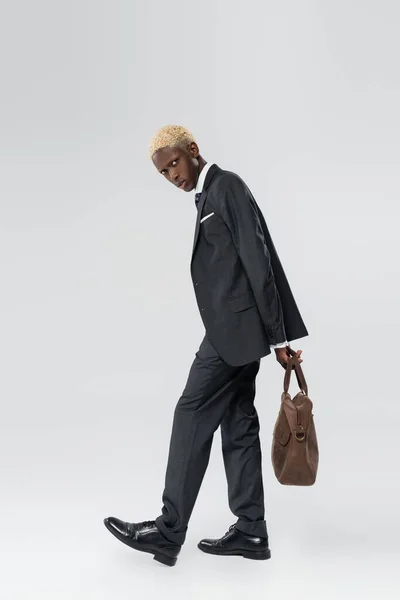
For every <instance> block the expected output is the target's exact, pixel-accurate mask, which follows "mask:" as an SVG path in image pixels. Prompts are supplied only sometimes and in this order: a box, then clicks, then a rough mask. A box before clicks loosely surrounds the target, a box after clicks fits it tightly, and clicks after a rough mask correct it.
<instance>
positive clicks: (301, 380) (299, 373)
mask: <svg viewBox="0 0 400 600" xmlns="http://www.w3.org/2000/svg"><path fill="white" fill-rule="evenodd" d="M286 350H287V351H288V352H289V353H290V354H292V356H290V357H289V358H288V359H287V364H286V371H285V378H284V380H283V389H284V391H285V392H288V390H289V384H290V375H291V373H292V368H293V367H294V370H295V374H296V379H297V383H298V384H299V388H300V389H301V391H302V392H304V394H305V395H306V396H307V395H308V387H307V383H306V379H305V377H304V373H303V369H302V368H301V366H300V363H299V359H298V357H297V355H296V352H295V351H294V350H292V348H289V346H287V347H286Z"/></svg>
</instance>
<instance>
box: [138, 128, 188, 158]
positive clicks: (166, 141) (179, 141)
mask: <svg viewBox="0 0 400 600" xmlns="http://www.w3.org/2000/svg"><path fill="white" fill-rule="evenodd" d="M192 142H195V143H196V140H195V139H194V137H193V135H192V134H191V133H190V131H189V130H188V129H186V127H182V125H164V126H163V127H161V129H159V130H158V131H157V133H156V134H155V135H154V136H153V138H152V139H151V142H150V147H149V158H152V157H153V155H154V154H155V152H157V150H161V148H166V147H169V148H176V147H177V146H179V147H180V148H184V149H185V150H187V147H188V145H189V144H191V143H192Z"/></svg>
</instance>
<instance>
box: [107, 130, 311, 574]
mask: <svg viewBox="0 0 400 600" xmlns="http://www.w3.org/2000/svg"><path fill="white" fill-rule="evenodd" d="M150 157H151V159H152V161H153V164H154V165H155V167H156V168H157V170H158V171H159V173H160V174H161V175H162V176H163V177H164V178H165V179H166V180H167V181H169V182H171V183H172V184H174V185H175V186H176V187H177V188H179V189H181V190H183V191H185V192H191V191H193V190H194V191H195V205H196V207H197V219H196V227H195V234H194V243H193V251H192V260H191V275H192V279H193V285H194V291H195V295H196V299H197V303H198V306H199V310H200V315H201V318H202V320H203V323H204V327H205V336H204V339H203V340H202V342H201V344H200V347H199V350H198V352H197V353H196V356H195V359H194V361H193V364H192V366H191V368H190V372H189V376H188V380H187V383H186V386H185V389H184V391H183V393H182V396H181V397H180V399H179V401H178V403H177V405H176V408H175V412H174V420H173V426H172V435H171V441H170V447H169V457H168V464H167V469H166V476H165V488H164V492H163V496H162V499H163V507H162V511H161V513H162V514H161V515H160V516H158V517H157V518H156V519H155V520H154V521H142V522H140V523H129V522H125V521H122V520H120V519H117V518H116V517H108V518H106V519H104V524H105V525H106V527H107V528H108V529H109V531H111V533H113V534H114V535H115V536H116V537H117V538H118V539H119V540H120V541H122V542H124V543H126V544H127V545H129V546H131V547H132V548H135V549H136V550H141V551H143V552H149V553H151V554H154V558H155V559H156V560H158V561H160V562H162V563H164V564H166V565H169V566H173V565H174V564H175V563H176V560H177V556H178V554H179V552H180V549H181V546H182V545H183V543H184V541H185V538H186V531H187V527H188V522H189V519H190V516H191V513H192V510H193V507H194V504H195V501H196V498H197V495H198V492H199V489H200V485H201V483H202V480H203V477H204V473H205V471H206V468H207V465H208V461H209V456H210V451H211V444H212V440H213V436H214V433H215V431H216V430H217V428H218V427H219V426H220V427H221V438H222V452H223V460H224V466H225V471H226V477H227V482H228V497H229V506H230V509H231V510H232V512H233V514H234V515H236V517H237V522H236V523H235V524H234V525H231V526H230V528H229V530H228V531H227V532H226V534H225V535H223V536H222V537H221V538H219V539H215V540H212V539H204V540H202V541H200V542H199V544H198V547H199V548H200V549H201V550H203V551H204V552H208V553H211V554H219V555H242V556H244V557H245V558H253V559H268V558H270V556H271V552H270V549H269V545H268V534H267V528H266V523H265V520H264V491H263V482H262V473H261V449H260V440H259V421H258V415H257V411H256V409H255V407H254V397H255V379H256V376H257V373H258V370H259V367H260V359H261V358H262V357H263V356H266V355H268V354H270V353H271V348H273V349H274V352H275V355H276V359H277V360H278V362H279V363H280V364H281V365H282V366H283V367H284V368H286V364H287V363H286V360H287V351H286V346H287V345H288V342H289V341H291V340H294V339H298V338H301V337H305V336H307V335H308V332H307V329H306V327H305V325H304V323H303V320H302V318H301V316H300V313H299V310H298V308H297V305H296V303H295V300H294V298H293V295H292V293H291V290H290V287H289V284H288V282H287V279H286V276H285V273H284V271H283V268H282V265H281V263H280V260H279V258H278V255H277V253H276V250H275V247H274V244H273V242H272V239H271V236H270V234H269V231H268V229H267V225H266V223H265V220H264V217H263V215H262V213H261V211H260V208H259V207H258V205H257V203H256V201H255V199H254V198H253V196H252V194H251V192H250V190H249V188H248V187H247V186H246V184H245V183H244V181H243V180H242V179H241V178H240V177H239V176H238V175H236V174H235V173H233V172H231V171H226V170H223V169H221V168H220V167H219V166H218V165H216V164H210V163H207V162H206V161H205V160H204V158H203V157H202V156H201V155H200V152H199V148H198V146H197V144H196V141H195V139H194V138H193V136H192V134H191V133H190V132H189V131H188V130H187V129H186V128H184V127H181V126H176V125H169V126H168V125H167V126H165V127H162V128H161V129H160V130H159V131H158V132H157V134H156V135H155V136H154V138H153V139H152V141H151V145H150ZM301 352H302V351H301V350H298V351H297V353H296V354H297V356H298V358H299V361H300V362H302V359H301V358H300V355H301Z"/></svg>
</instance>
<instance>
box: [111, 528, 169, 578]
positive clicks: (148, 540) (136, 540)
mask: <svg viewBox="0 0 400 600" xmlns="http://www.w3.org/2000/svg"><path fill="white" fill-rule="evenodd" d="M104 525H105V526H106V527H107V529H108V531H111V533H112V534H113V535H115V537H116V538H118V539H119V540H120V542H123V543H124V544H127V545H128V546H130V547H131V548H134V549H135V550H140V551H141V552H149V553H150V554H154V557H153V558H154V559H155V560H158V561H159V562H161V563H163V564H164V565H167V566H168V567H173V566H174V565H175V563H176V561H177V556H178V554H179V552H180V550H181V546H179V545H178V544H173V543H172V542H170V541H169V540H167V538H165V537H164V536H163V535H162V533H161V532H160V530H159V529H158V527H157V526H156V524H155V521H143V522H141V523H127V522H126V521H121V519H117V518H116V517H107V518H106V519H104Z"/></svg>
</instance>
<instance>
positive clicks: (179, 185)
mask: <svg viewBox="0 0 400 600" xmlns="http://www.w3.org/2000/svg"><path fill="white" fill-rule="evenodd" d="M185 183H186V181H185V179H183V180H182V181H181V182H180V183H178V184H177V187H178V188H182V187H184V185H185Z"/></svg>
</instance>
